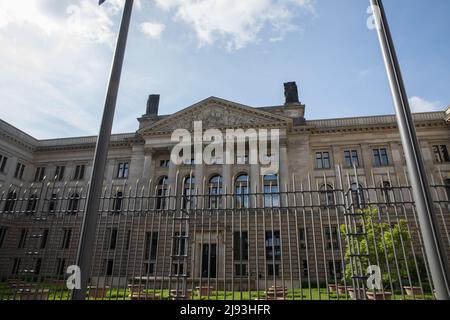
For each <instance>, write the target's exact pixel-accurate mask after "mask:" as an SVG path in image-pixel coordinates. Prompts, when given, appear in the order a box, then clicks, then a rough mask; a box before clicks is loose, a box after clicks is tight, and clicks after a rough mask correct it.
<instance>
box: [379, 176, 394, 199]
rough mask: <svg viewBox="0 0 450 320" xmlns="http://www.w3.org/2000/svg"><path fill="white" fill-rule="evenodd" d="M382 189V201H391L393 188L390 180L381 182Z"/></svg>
mask: <svg viewBox="0 0 450 320" xmlns="http://www.w3.org/2000/svg"><path fill="white" fill-rule="evenodd" d="M381 190H382V192H383V198H382V201H383V202H385V203H391V202H392V200H393V189H392V187H391V183H390V182H388V181H383V183H382V184H381Z"/></svg>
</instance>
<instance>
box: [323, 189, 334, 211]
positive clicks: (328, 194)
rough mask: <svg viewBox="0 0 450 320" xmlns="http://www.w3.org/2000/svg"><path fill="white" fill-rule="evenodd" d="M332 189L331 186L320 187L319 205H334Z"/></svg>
mask: <svg viewBox="0 0 450 320" xmlns="http://www.w3.org/2000/svg"><path fill="white" fill-rule="evenodd" d="M333 191H334V189H333V187H332V186H331V185H329V184H327V185H323V186H321V187H320V205H321V206H325V207H328V206H333V205H334V192H333Z"/></svg>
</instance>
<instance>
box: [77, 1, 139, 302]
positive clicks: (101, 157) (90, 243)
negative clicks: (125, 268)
mask: <svg viewBox="0 0 450 320" xmlns="http://www.w3.org/2000/svg"><path fill="white" fill-rule="evenodd" d="M103 2H105V0H100V1H99V5H101V4H102V3H103ZM132 9H133V0H126V3H125V8H124V11H123V17H122V22H121V25H120V31H119V35H118V38H117V45H116V50H115V52H114V58H113V63H112V68H111V74H110V79H109V85H108V90H107V93H106V98H105V107H104V111H103V118H102V123H101V126H100V133H99V135H98V139H97V145H96V148H95V156H94V163H93V171H92V177H91V181H90V184H89V191H88V196H87V203H86V210H85V215H84V218H83V225H82V227H81V235H80V242H79V246H78V252H77V260H76V265H77V266H78V267H79V268H80V271H81V275H80V276H81V277H80V280H81V281H80V284H81V288H80V289H75V290H73V291H72V300H84V299H85V298H86V291H87V286H88V282H89V273H90V270H91V264H92V260H93V259H92V258H93V257H92V255H93V251H94V243H95V233H96V227H97V220H98V219H97V218H98V209H99V205H100V196H101V190H102V187H103V178H104V174H105V166H106V159H107V155H108V148H109V142H110V137H111V130H112V124H113V120H114V111H115V109H116V102H117V94H118V91H119V83H120V76H121V73H122V65H123V60H124V56H125V48H126V43H127V38H128V30H129V27H130V21H131V12H132Z"/></svg>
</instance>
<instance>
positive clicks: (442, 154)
mask: <svg viewBox="0 0 450 320" xmlns="http://www.w3.org/2000/svg"><path fill="white" fill-rule="evenodd" d="M433 153H434V158H435V160H436V162H437V163H444V162H450V156H449V153H448V149H447V146H446V145H435V146H433Z"/></svg>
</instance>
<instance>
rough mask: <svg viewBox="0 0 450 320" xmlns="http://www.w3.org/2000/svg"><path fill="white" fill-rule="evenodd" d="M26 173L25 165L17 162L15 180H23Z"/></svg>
mask: <svg viewBox="0 0 450 320" xmlns="http://www.w3.org/2000/svg"><path fill="white" fill-rule="evenodd" d="M24 172H25V165H23V164H21V163H20V162H17V165H16V171H15V172H14V178H16V179H19V180H22V178H23V173H24Z"/></svg>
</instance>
